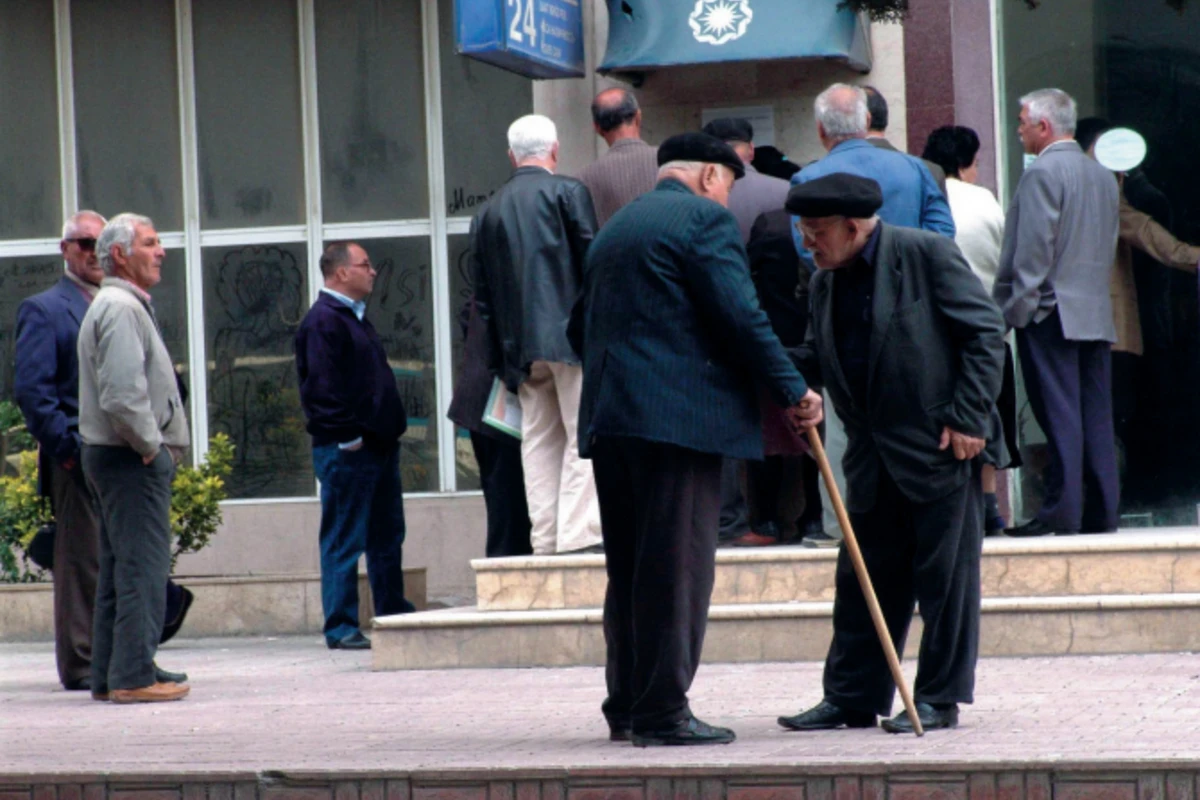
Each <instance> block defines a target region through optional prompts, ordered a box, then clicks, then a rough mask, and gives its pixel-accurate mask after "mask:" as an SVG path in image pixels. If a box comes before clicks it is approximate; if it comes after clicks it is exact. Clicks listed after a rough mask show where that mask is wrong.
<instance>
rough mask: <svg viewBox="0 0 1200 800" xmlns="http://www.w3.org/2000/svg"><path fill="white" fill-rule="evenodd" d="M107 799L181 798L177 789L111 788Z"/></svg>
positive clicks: (166, 799) (154, 799) (176, 799)
mask: <svg viewBox="0 0 1200 800" xmlns="http://www.w3.org/2000/svg"><path fill="white" fill-rule="evenodd" d="M108 800H182V793H181V792H180V791H179V790H178V789H113V790H110V791H109V793H108Z"/></svg>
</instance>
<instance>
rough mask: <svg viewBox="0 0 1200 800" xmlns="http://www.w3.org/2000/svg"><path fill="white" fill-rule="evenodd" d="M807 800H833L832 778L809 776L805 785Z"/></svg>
mask: <svg viewBox="0 0 1200 800" xmlns="http://www.w3.org/2000/svg"><path fill="white" fill-rule="evenodd" d="M804 791H805V793H806V794H807V795H808V798H807V800H833V779H832V778H809V779H808V783H807V784H806V785H805V787H804Z"/></svg>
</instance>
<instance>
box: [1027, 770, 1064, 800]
mask: <svg viewBox="0 0 1200 800" xmlns="http://www.w3.org/2000/svg"><path fill="white" fill-rule="evenodd" d="M1052 797H1053V794H1052V793H1051V788H1050V774H1049V773H1047V772H1031V773H1029V774H1027V775H1026V776H1025V797H1024V800H1051V798H1052ZM1060 800H1061V798H1060Z"/></svg>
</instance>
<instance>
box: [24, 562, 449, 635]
mask: <svg viewBox="0 0 1200 800" xmlns="http://www.w3.org/2000/svg"><path fill="white" fill-rule="evenodd" d="M175 580H176V581H177V582H178V583H179V584H180V585H182V586H186V587H187V588H188V589H190V590H191V591H192V592H193V593H194V594H195V595H196V600H195V602H194V603H193V604H192V608H191V610H190V611H189V612H188V616H187V620H186V621H185V622H184V623H183V629H182V630H181V631H180V635H181V636H183V637H187V638H196V637H200V636H281V635H287V634H302V633H303V634H319V633H320V632H321V628H322V626H323V625H324V621H325V617H324V615H323V614H322V612H321V576H320V575H315V574H302V575H243V576H238V577H189V576H186V575H184V576H175ZM404 591H405V594H406V595H407V596H408V599H409V600H411V601H412V603H413V604H414V605H415V606H416V607H417V608H419V609H424V608H425V607H426V598H425V568H424V567H415V568H411V567H410V568H405V570H404ZM358 595H359V618H360V621H361V623H362V625H363V628H364V629H365V628H368V627H369V626H370V624H371V586H370V584H369V583H368V582H367V576H366V575H360V576H359V579H358ZM53 638H54V585H53V584H52V583H22V584H0V642H36V641H49V640H53Z"/></svg>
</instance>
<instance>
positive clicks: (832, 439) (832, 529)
mask: <svg viewBox="0 0 1200 800" xmlns="http://www.w3.org/2000/svg"><path fill="white" fill-rule="evenodd" d="M821 399H822V400H824V401H825V441H824V442H823V444H824V445H825V457H826V458H828V459H829V466H830V468H832V470H833V480H834V482H835V483H836V484H837V487H838V492H840V493H841V495H842V502H843V503H844V502H846V473H845V472H844V471H843V470H842V459H843V458H845V457H846V444H847V442H846V429H845V428H844V427H843V426H842V420H841V418H840V417H839V416H838V415H837V412H836V411H834V410H833V403H831V402H829V392H822V393H821ZM821 502H822V503H824V505H822V506H821V508H822V512H823V513H822V519H821V522H822V524H823V525H824V527H825V532H826V533H827V534H829V535H830V536H832V537H833V538H835V539H841V538H842V526H841V524H840V523H839V522H838V518H837V512H836V511H835V510H834V508H833V500H831V499H830V497H829V490H828V489H827V488H826V487H825V479H824V478H822V479H821Z"/></svg>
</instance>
